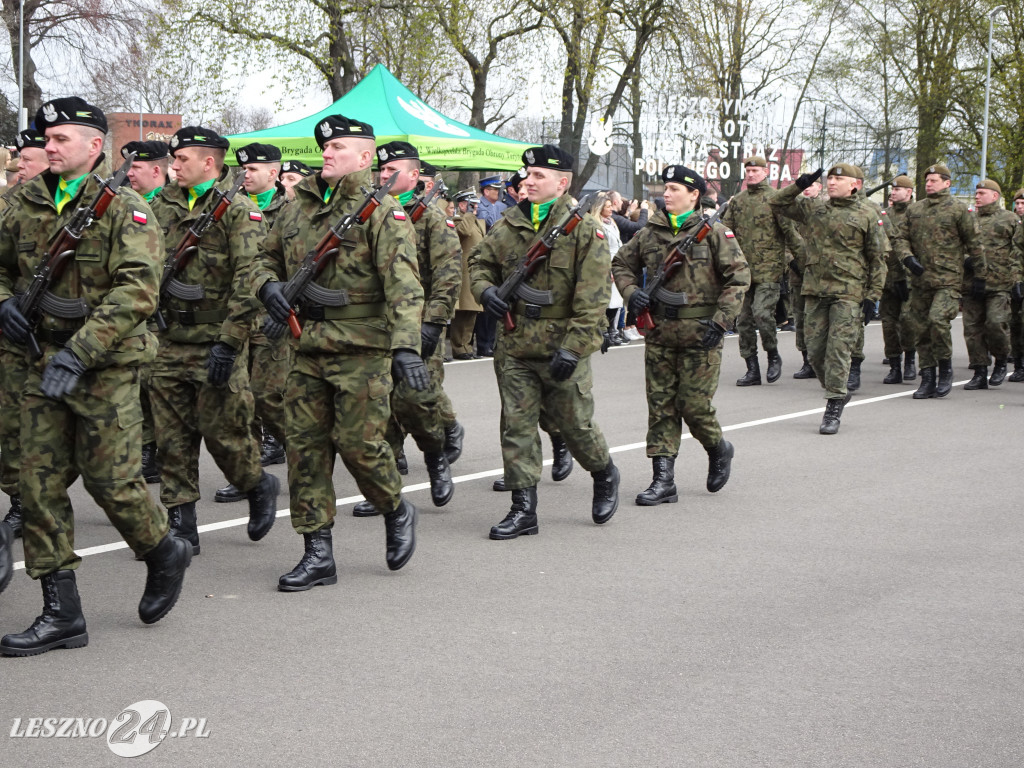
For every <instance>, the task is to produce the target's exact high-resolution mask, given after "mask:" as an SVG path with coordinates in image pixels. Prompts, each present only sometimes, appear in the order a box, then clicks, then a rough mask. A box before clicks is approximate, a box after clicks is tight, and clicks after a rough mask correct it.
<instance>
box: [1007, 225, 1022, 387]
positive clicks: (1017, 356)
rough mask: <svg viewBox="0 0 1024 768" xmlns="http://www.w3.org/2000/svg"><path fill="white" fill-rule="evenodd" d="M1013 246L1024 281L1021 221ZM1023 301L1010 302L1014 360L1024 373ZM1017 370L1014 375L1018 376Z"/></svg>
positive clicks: (1016, 230)
mask: <svg viewBox="0 0 1024 768" xmlns="http://www.w3.org/2000/svg"><path fill="white" fill-rule="evenodd" d="M1013 246H1014V248H1015V249H1016V251H1017V254H1018V255H1019V256H1020V258H1021V261H1020V263H1018V265H1017V266H1018V268H1019V269H1020V270H1021V275H1022V277H1021V279H1022V280H1024V223H1022V222H1021V221H1020V220H1018V221H1017V228H1016V229H1015V230H1014V232H1013ZM1022 303H1024V302H1022V301H1021V300H1019V299H1013V298H1011V300H1010V310H1011V317H1010V347H1011V353H1010V354H1012V355H1013V359H1014V365H1015V368H1017V370H1019V371H1021V372H1022V373H1024V367H1022V360H1024V358H1022V356H1024V321H1022V319H1021V315H1022V312H1021V305H1022ZM1017 370H1015V371H1014V374H1015V375H1016V374H1017ZM1016 380H1017V379H1014V378H1011V379H1010V381H1016Z"/></svg>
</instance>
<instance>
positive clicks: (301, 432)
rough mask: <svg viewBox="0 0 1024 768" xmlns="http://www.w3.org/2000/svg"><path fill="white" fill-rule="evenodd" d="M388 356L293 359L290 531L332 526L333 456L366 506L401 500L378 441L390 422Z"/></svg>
mask: <svg viewBox="0 0 1024 768" xmlns="http://www.w3.org/2000/svg"><path fill="white" fill-rule="evenodd" d="M390 394H391V355H389V354H388V353H387V352H384V351H377V350H367V351H366V352H365V353H364V354H360V355H341V354H329V355H327V354H324V355H310V354H305V353H296V355H295V359H294V362H293V365H292V370H291V373H289V374H288V392H287V395H286V397H285V409H286V416H287V419H286V421H287V424H288V432H287V436H286V438H285V447H286V451H287V454H288V490H289V494H290V496H291V513H292V526H293V527H294V528H295V530H296V531H297V532H298V533H312V532H313V531H318V530H320V529H321V528H326V527H329V526H331V525H332V524H333V523H334V517H335V514H336V511H337V510H336V506H335V503H336V500H337V497H336V496H335V495H334V483H333V480H332V476H333V474H334V457H335V455H336V454H337V455H340V456H341V460H342V462H343V463H344V464H345V468H346V469H348V471H349V473H350V474H351V475H352V477H353V478H354V479H355V481H356V486H357V487H358V488H359V492H360V493H361V494H363V496H365V497H366V498H367V499H368V500H369V501H370V502H371V503H372V504H373V506H374V507H376V508H377V509H380V510H387V511H391V510H394V509H396V508H397V507H398V504H399V503H400V502H401V492H402V478H401V476H400V475H399V474H398V469H397V468H396V467H395V454H394V453H393V452H392V450H391V446H389V445H388V442H387V440H385V439H384V430H385V428H386V426H387V423H388V420H389V419H390V418H391V406H390Z"/></svg>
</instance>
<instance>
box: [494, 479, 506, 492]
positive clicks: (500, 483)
mask: <svg viewBox="0 0 1024 768" xmlns="http://www.w3.org/2000/svg"><path fill="white" fill-rule="evenodd" d="M491 490H492V491H497V492H498V493H504V492H505V491H506V490H508V489H507V488H506V487H505V476H504V475H502V476H501V477H499V478H498V479H497V480H495V481H494V482H493V483H491Z"/></svg>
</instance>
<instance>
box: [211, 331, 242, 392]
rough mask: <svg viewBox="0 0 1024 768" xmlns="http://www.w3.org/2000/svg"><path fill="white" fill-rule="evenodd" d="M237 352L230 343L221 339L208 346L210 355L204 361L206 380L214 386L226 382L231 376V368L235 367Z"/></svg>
mask: <svg viewBox="0 0 1024 768" xmlns="http://www.w3.org/2000/svg"><path fill="white" fill-rule="evenodd" d="M237 356H238V352H236V351H235V349H234V347H232V346H231V345H230V344H225V343H224V342H223V341H218V342H216V343H215V344H214V345H213V346H212V347H210V357H209V359H208V360H207V361H206V368H207V374H206V380H207V381H208V382H210V383H211V384H213V385H214V386H215V387H220V386H223V385H225V384H227V383H228V379H230V378H231V370H232V369H233V368H234V367H235V358H236V357H237Z"/></svg>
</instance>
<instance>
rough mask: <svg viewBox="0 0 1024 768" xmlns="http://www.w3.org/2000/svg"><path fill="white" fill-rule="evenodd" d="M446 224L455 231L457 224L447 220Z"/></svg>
mask: <svg viewBox="0 0 1024 768" xmlns="http://www.w3.org/2000/svg"><path fill="white" fill-rule="evenodd" d="M444 223H445V224H447V225H448V228H449V229H455V222H454V221H452V220H451V219H445V220H444Z"/></svg>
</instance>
